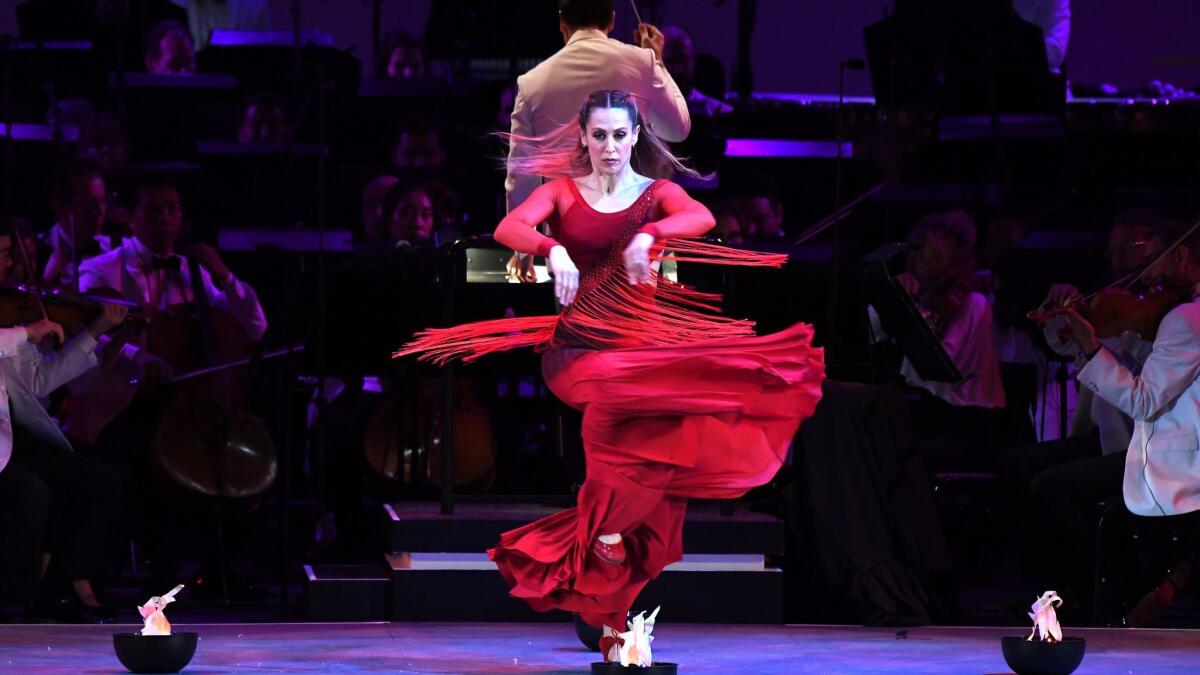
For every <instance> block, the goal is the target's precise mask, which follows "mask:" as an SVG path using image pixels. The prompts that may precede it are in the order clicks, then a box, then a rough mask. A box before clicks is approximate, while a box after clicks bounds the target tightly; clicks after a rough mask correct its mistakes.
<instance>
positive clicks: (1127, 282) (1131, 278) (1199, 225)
mask: <svg viewBox="0 0 1200 675" xmlns="http://www.w3.org/2000/svg"><path fill="white" fill-rule="evenodd" d="M1197 229H1200V220H1198V221H1196V222H1195V223H1193V224H1192V226H1191V227H1189V228H1188V229H1187V231H1186V232H1184V233H1183V234H1181V235H1179V237H1178V238H1176V239H1175V241H1173V242H1171V245H1170V246H1166V247H1164V248H1163V250H1162V252H1161V253H1159V254H1158V255H1157V256H1155V257H1154V258H1153V259H1152V260H1150V262H1148V263H1144V264H1143V265H1142V266H1141V268H1139V269H1136V270H1134V271H1132V272H1130V273H1129V274H1126V275H1125V276H1123V277H1121V278H1119V279H1117V280H1116V281H1113V282H1112V283H1110V284H1109V285H1107V286H1105V287H1103V288H1101V289H1100V290H1098V291H1093V292H1092V293H1089V294H1088V295H1086V296H1084V297H1083V298H1081V299H1080V302H1086V301H1088V300H1091V299H1092V298H1093V297H1095V296H1096V295H1097V294H1098V293H1100V292H1101V291H1107V290H1108V289H1110V288H1123V289H1125V290H1128V289H1129V287H1130V286H1132V285H1133V284H1134V282H1136V281H1137V280H1138V279H1140V278H1141V277H1142V275H1143V274H1145V273H1146V270H1148V269H1150V268H1151V267H1154V266H1155V265H1157V264H1158V263H1160V262H1162V259H1163V258H1166V257H1167V255H1168V254H1169V253H1170V252H1171V251H1174V250H1175V249H1177V248H1179V247H1180V246H1182V245H1183V242H1185V241H1187V240H1188V238H1190V237H1191V236H1192V234H1194V233H1195V232H1196V230H1197Z"/></svg>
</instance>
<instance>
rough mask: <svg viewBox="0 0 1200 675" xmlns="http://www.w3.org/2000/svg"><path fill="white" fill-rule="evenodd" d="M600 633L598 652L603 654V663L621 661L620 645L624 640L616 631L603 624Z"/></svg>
mask: <svg viewBox="0 0 1200 675" xmlns="http://www.w3.org/2000/svg"><path fill="white" fill-rule="evenodd" d="M602 630H603V632H602V633H601V634H600V654H602V655H603V656H604V662H605V663H614V662H616V663H620V661H621V645H622V644H624V641H623V640H621V637H620V636H619V635H618V634H617V633H618V631H616V630H613V629H612V628H609V627H608V626H605V627H604V628H603V629H602Z"/></svg>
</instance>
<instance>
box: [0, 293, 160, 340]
mask: <svg viewBox="0 0 1200 675" xmlns="http://www.w3.org/2000/svg"><path fill="white" fill-rule="evenodd" d="M103 303H110V304H116V305H121V306H123V307H128V308H129V310H130V311H129V314H128V315H127V316H126V322H139V321H143V320H144V317H143V315H142V312H141V307H139V306H138V305H137V303H133V302H128V301H126V300H119V299H116V298H109V297H107V296H98V295H85V294H75V293H69V292H65V291H60V290H53V291H50V290H45V289H38V288H33V287H31V286H26V285H25V284H14V285H9V286H0V326H2V327H4V328H10V327H12V326H22V325H25V324H28V323H33V322H35V321H40V320H41V319H43V318H45V319H49V320H50V321H53V322H54V323H57V324H58V325H60V326H62V328H63V333H65V334H67V335H73V334H75V333H78V332H79V331H81V330H83V329H84V328H85V327H86V326H87V325H88V324H90V323H91V322H92V321H94V320H95V319H96V317H98V316H100V313H101V312H102V311H103V309H102V305H103ZM43 310H44V314H43Z"/></svg>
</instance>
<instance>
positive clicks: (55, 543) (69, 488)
mask: <svg viewBox="0 0 1200 675" xmlns="http://www.w3.org/2000/svg"><path fill="white" fill-rule="evenodd" d="M9 468H10V469H11V468H17V469H21V470H23V473H24V474H25V476H24V477H23V478H22V480H23V481H27V480H28V477H29V476H33V477H35V478H36V480H37V481H38V482H39V483H40V486H35V487H32V488H28V487H27V488H26V489H31V490H33V492H34V493H40V492H42V491H43V490H44V493H48V494H49V496H50V504H49V513H48V519H47V526H46V527H44V528H43V530H44V531H46V532H47V535H46V546H45V548H46V550H48V551H50V553H51V562H50V568H49V569H48V570H47V578H46V582H45V583H46V584H47V585H49V586H51V587H52V588H51V590H57V588H54V587H56V586H60V585H65V584H67V583H69V582H71V581H74V580H77V579H100V578H102V577H104V576H105V574H106V573H107V572H108V564H109V562H110V556H109V555H108V552H109V551H110V550H111V544H112V540H113V536H114V532H115V530H116V525H117V518H118V515H119V512H120V511H119V509H120V503H121V495H120V487H119V483H118V481H117V477H116V474H115V473H113V471H112V470H111V469H109V468H108V467H105V466H104V465H102V464H100V463H98V462H96V461H94V460H92V459H89V458H88V457H85V456H83V455H81V454H79V453H76V452H70V451H69V450H66V449H64V448H61V447H58V446H54V445H49V444H46V443H42V442H40V441H39V440H38V439H37V438H36V437H34V436H32V435H31V434H29V433H27V432H25V430H24V429H22V428H21V427H20V426H19V425H14V430H13V456H12V465H11V466H10V467H9ZM5 473H7V470H6V471H5ZM39 553H40V552H39Z"/></svg>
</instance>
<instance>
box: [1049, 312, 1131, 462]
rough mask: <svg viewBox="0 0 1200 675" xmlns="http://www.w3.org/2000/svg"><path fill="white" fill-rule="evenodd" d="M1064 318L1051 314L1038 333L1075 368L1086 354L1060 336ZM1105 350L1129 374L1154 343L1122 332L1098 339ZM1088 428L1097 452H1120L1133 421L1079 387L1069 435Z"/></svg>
mask: <svg viewBox="0 0 1200 675" xmlns="http://www.w3.org/2000/svg"><path fill="white" fill-rule="evenodd" d="M1066 323H1067V320H1066V319H1065V318H1063V317H1055V318H1054V319H1051V320H1050V321H1047V322H1046V325H1045V326H1044V327H1043V329H1042V332H1043V334H1044V335H1045V338H1046V344H1047V345H1048V346H1049V347H1050V348H1051V349H1053V350H1054V351H1055V352H1057V353H1059V354H1062V355H1063V356H1069V357H1071V358H1073V359H1075V366H1076V368H1082V367H1083V366H1084V364H1086V363H1087V356H1086V355H1084V353H1083V350H1081V349H1080V348H1079V345H1078V344H1076V342H1075V341H1074V340H1070V339H1063V335H1062V332H1063V328H1064V327H1065V325H1066ZM1100 344H1102V345H1104V347H1105V348H1106V349H1108V350H1109V352H1110V353H1111V354H1112V355H1113V356H1114V357H1116V358H1117V359H1118V360H1120V361H1121V363H1122V364H1124V365H1125V367H1126V368H1127V369H1129V371H1130V372H1132V373H1133V374H1135V375H1136V374H1138V373H1139V372H1141V370H1142V364H1144V363H1145V362H1146V359H1147V358H1149V356H1150V351H1151V349H1152V348H1153V347H1154V343H1153V342H1150V341H1149V340H1143V339H1142V338H1141V336H1140V335H1138V334H1137V333H1134V332H1131V331H1125V332H1124V333H1121V334H1120V335H1118V336H1116V337H1111V338H1104V339H1103V340H1100ZM1092 430H1097V431H1098V432H1099V434H1100V451H1101V452H1102V453H1104V454H1106V455H1107V454H1110V453H1113V452H1121V451H1122V450H1125V449H1126V448H1128V447H1129V439H1130V438H1131V437H1132V435H1133V420H1131V419H1129V416H1128V415H1126V414H1125V413H1123V412H1121V410H1120V409H1119V408H1117V407H1116V406H1114V405H1113V404H1111V403H1109V402H1108V401H1105V400H1104V399H1103V398H1100V397H1098V396H1095V395H1094V394H1093V393H1092V390H1090V389H1088V388H1087V387H1082V388H1080V390H1079V392H1078V393H1077V394H1076V396H1075V413H1074V414H1073V415H1072V417H1071V431H1070V435H1071V436H1086V435H1087V434H1090V433H1091V432H1092Z"/></svg>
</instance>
